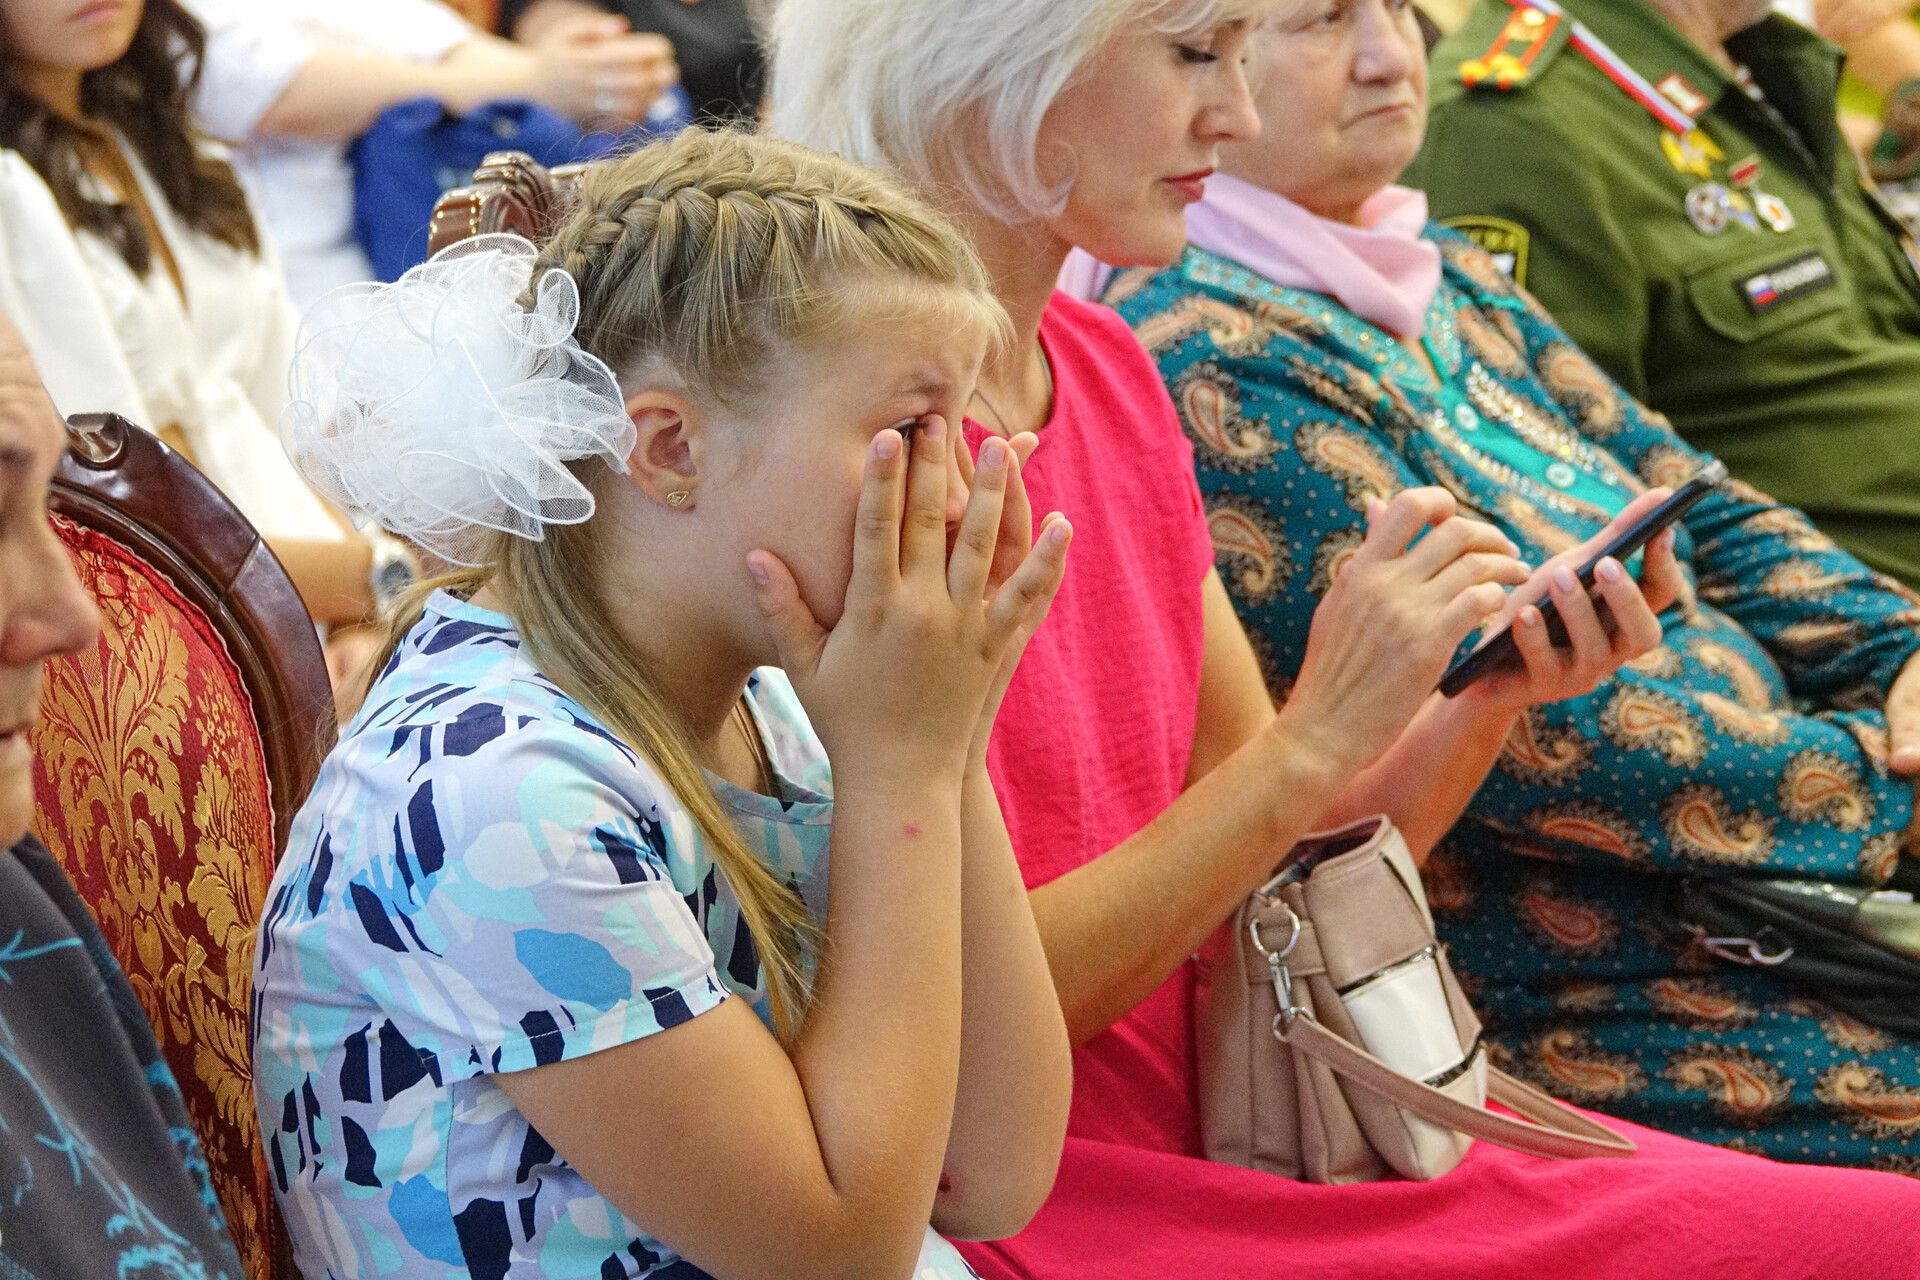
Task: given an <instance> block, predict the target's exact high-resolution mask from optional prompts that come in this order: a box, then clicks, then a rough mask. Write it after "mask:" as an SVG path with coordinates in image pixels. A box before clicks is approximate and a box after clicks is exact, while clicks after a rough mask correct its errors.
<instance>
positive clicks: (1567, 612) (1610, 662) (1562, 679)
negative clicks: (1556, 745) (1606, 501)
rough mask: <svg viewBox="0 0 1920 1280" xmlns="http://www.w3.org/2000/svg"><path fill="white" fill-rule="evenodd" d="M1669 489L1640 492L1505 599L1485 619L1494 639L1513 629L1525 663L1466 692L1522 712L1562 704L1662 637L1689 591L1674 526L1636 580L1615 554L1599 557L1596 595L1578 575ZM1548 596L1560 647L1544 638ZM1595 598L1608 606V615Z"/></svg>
mask: <svg viewBox="0 0 1920 1280" xmlns="http://www.w3.org/2000/svg"><path fill="white" fill-rule="evenodd" d="M1671 493H1672V491H1671V490H1669V489H1650V490H1648V491H1647V492H1646V493H1643V494H1641V495H1640V496H1639V497H1637V498H1635V499H1634V500H1633V501H1632V502H1630V503H1628V504H1627V507H1626V509H1625V510H1624V511H1622V512H1621V513H1620V514H1619V515H1618V516H1616V517H1615V518H1614V521H1613V523H1612V524H1609V525H1608V526H1607V527H1606V528H1605V529H1602V530H1601V531H1600V532H1599V533H1597V534H1595V535H1594V536H1593V537H1591V538H1589V539H1587V541H1585V542H1583V543H1581V544H1580V545H1579V546H1577V547H1575V548H1574V549H1573V550H1571V551H1565V552H1562V553H1561V554H1559V555H1557V556H1555V557H1554V558H1553V559H1551V560H1549V561H1547V562H1546V563H1545V564H1543V565H1541V566H1540V568H1539V569H1538V570H1536V571H1535V572H1534V574H1533V576H1532V577H1531V578H1529V579H1528V580H1527V581H1526V583H1525V584H1523V585H1522V586H1521V587H1520V588H1519V589H1518V590H1516V591H1515V592H1514V593H1513V594H1512V595H1511V596H1509V597H1508V598H1507V603H1506V607H1505V608H1503V609H1501V611H1500V613H1499V615H1498V616H1497V617H1496V618H1494V619H1493V620H1492V621H1491V622H1490V623H1488V625H1487V629H1486V630H1487V637H1488V639H1491V638H1493V637H1494V636H1496V635H1498V634H1499V633H1500V632H1502V631H1504V630H1507V629H1508V628H1509V627H1511V628H1512V630H1513V640H1514V644H1515V646H1516V647H1518V649H1519V651H1520V656H1521V658H1522V660H1523V662H1524V664H1525V665H1524V666H1523V667H1513V668H1508V669H1506V670H1504V671H1497V672H1495V673H1493V674H1492V675H1489V676H1486V677H1484V678H1482V679H1480V680H1478V681H1475V682H1474V684H1473V685H1472V687H1471V688H1469V689H1468V690H1466V691H1465V692H1464V693H1462V695H1461V696H1462V697H1471V698H1478V699H1482V700H1486V701H1491V702H1495V703H1499V704H1501V705H1503V706H1505V707H1508V708H1511V709H1514V710H1518V709H1519V708H1521V707H1524V706H1528V705H1531V704H1533V703H1540V702H1559V701H1562V700H1564V699H1567V698H1577V697H1580V696H1581V695H1583V694H1587V693H1591V692H1593V690H1594V688H1595V687H1596V686H1598V685H1599V683H1600V682H1601V681H1602V680H1605V679H1606V678H1607V677H1609V676H1611V675H1612V674H1613V673H1614V672H1615V671H1618V670H1619V669H1620V667H1621V665H1622V664H1623V663H1627V662H1631V661H1633V660H1634V659H1635V658H1638V657H1640V656H1641V655H1642V654H1644V653H1646V652H1648V651H1649V650H1651V649H1652V648H1653V647H1654V646H1655V645H1657V644H1659V643H1660V619H1659V617H1658V614H1659V612H1660V611H1661V610H1662V609H1664V608H1666V607H1667V606H1668V605H1670V604H1672V603H1673V602H1674V601H1675V600H1678V599H1679V598H1680V596H1681V593H1682V592H1683V591H1684V590H1685V582H1684V580H1683V579H1682V578H1681V576H1680V566H1679V564H1678V563H1677V562H1676V561H1675V560H1674V556H1673V544H1674V534H1673V530H1671V529H1668V530H1666V531H1665V532H1663V533H1661V534H1660V535H1659V536H1657V537H1656V538H1654V540H1653V541H1652V542H1651V543H1649V544H1648V545H1647V552H1646V557H1645V568H1644V570H1643V571H1642V578H1641V581H1639V582H1635V581H1634V580H1633V578H1632V577H1631V576H1629V575H1628V573H1627V571H1626V569H1625V568H1624V567H1623V566H1622V565H1621V564H1620V562H1619V561H1618V560H1614V559H1611V558H1609V559H1606V560H1602V561H1601V562H1600V565H1599V567H1598V568H1597V569H1596V570H1595V572H1594V583H1593V593H1592V594H1591V595H1589V594H1588V592H1587V591H1585V590H1584V589H1582V588H1581V586H1580V585H1579V580H1578V579H1577V578H1576V577H1575V576H1574V575H1575V573H1576V572H1577V571H1578V570H1579V568H1580V566H1581V565H1584V564H1585V563H1586V562H1587V561H1588V560H1589V559H1591V558H1592V557H1593V555H1594V553H1595V552H1597V551H1599V550H1600V549H1601V548H1602V547H1604V546H1606V545H1607V543H1608V542H1610V541H1612V540H1613V539H1614V538H1615V537H1616V536H1618V535H1619V534H1620V533H1622V532H1624V531H1625V530H1626V529H1627V528H1628V527H1630V526H1631V525H1632V524H1633V522H1634V521H1635V520H1638V519H1639V518H1640V517H1641V516H1643V515H1645V514H1646V513H1647V512H1649V511H1651V510H1653V509H1654V508H1655V507H1657V506H1659V505H1660V503H1661V502H1663V501H1665V500H1666V499H1667V498H1668V497H1669V496H1671ZM1549 596H1551V598H1552V600H1553V605H1554V609H1555V611H1556V612H1557V613H1558V614H1559V615H1560V619H1561V621H1562V622H1563V623H1565V625H1566V629H1567V641H1566V643H1565V644H1564V645H1558V646H1556V645H1555V644H1554V643H1553V642H1552V641H1551V640H1550V639H1549V638H1548V636H1547V628H1546V625H1545V623H1544V621H1543V619H1542V618H1541V614H1540V609H1539V602H1540V601H1541V600H1542V599H1545V598H1547V597H1549ZM1596 600H1597V601H1599V602H1603V603H1604V604H1605V605H1606V611H1605V613H1603V612H1602V611H1601V610H1600V609H1599V608H1598V607H1597V604H1596Z"/></svg>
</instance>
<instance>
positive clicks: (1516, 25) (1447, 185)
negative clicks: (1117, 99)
mask: <svg viewBox="0 0 1920 1280" xmlns="http://www.w3.org/2000/svg"><path fill="white" fill-rule="evenodd" d="M1434 58H1435V67H1434V77H1433V83H1434V90H1433V105H1432V113H1431V124H1430V127H1429V129H1428V134H1427V143H1426V147H1425V149H1424V150H1423V151H1422V152H1421V154H1420V157H1419V159H1418V160H1417V161H1415V164H1414V167H1413V168H1412V169H1410V170H1409V171H1408V173H1407V176H1406V178H1405V179H1404V181H1406V182H1407V183H1409V184H1410V185H1413V186H1417V187H1421V188H1424V189H1425V190H1426V191H1427V192H1428V193H1429V196H1430V199H1431V202H1432V208H1433V214H1434V216H1435V217H1436V218H1438V219H1439V220H1440V221H1442V222H1444V223H1446V224H1448V225H1450V226H1452V227H1455V228H1456V229H1458V230H1461V231H1464V232H1466V233H1467V234H1468V235H1471V236H1473V237H1474V238H1475V239H1476V240H1478V241H1479V242H1480V243H1481V244H1483V245H1484V246H1485V247H1486V248H1488V249H1489V250H1490V251H1492V252H1493V253H1494V254H1495V255H1496V256H1497V257H1498V258H1499V259H1500V260H1501V262H1502V263H1503V264H1505V265H1507V267H1508V269H1509V270H1510V271H1511V273H1512V274H1513V276H1514V278H1515V279H1516V280H1517V281H1518V282H1519V283H1520V284H1522V285H1524V286H1525V287H1526V288H1527V289H1529V290H1530V291H1532V292H1533V293H1534V294H1535V295H1536V296H1537V297H1538V298H1539V299H1540V301H1541V302H1542V303H1544V304H1545V305H1546V307H1547V308H1548V310H1550V311H1551V312H1552V313H1553V315H1554V317H1555V319H1557V320H1558V321H1559V322H1560V323H1561V324H1562V325H1563V326H1564V327H1565V328H1566V329H1567V330H1568V331H1569V332H1570V333H1571V334H1572V335H1573V336H1574V337H1575V338H1576V339H1577V340H1578V341H1579V342H1580V344H1581V345H1582V346H1583V347H1584V348H1585V349H1586V350H1587V352H1588V354H1590V355H1591V356H1593V357H1594V359H1596V360H1597V361H1598V362H1599V363H1600V364H1601V366H1602V367H1604V368H1605V369H1606V370H1607V371H1608V372H1609V373H1611V374H1612V375H1613V376H1614V377H1615V378H1616V379H1617V380H1619V382H1620V383H1621V384H1623V385H1624V386H1625V387H1626V388H1627V389H1628V390H1629V391H1631V392H1632V393H1633V394H1634V395H1635V396H1636V397H1638V398H1639V399H1640V400H1641V401H1643V402H1644V403H1647V404H1650V405H1652V406H1653V407H1654V408H1656V409H1659V410H1661V411H1662V412H1664V413H1665V414H1666V415H1667V416H1668V417H1670V418H1671V419H1672V420H1673V422H1674V424H1675V425H1676V426H1677V427H1678V428H1679V430H1680V432H1681V433H1682V434H1683V435H1685V436H1686V437H1687V438H1688V439H1689V440H1691V441H1692V442H1693V443H1694V444H1696V445H1698V446H1700V447H1701V448H1703V449H1706V450H1709V451H1711V452H1713V453H1715V454H1718V455H1719V456H1720V457H1722V458H1724V459H1725V460H1726V461H1727V463H1728V465H1729V466H1731V467H1732V468H1733V471H1734V474H1735V475H1737V476H1739V477H1741V478H1742V479H1745V480H1747V481H1749V482H1751V483H1752V484H1754V485H1757V486H1758V487H1760V488H1761V489H1764V490H1767V491H1768V492H1770V493H1773V494H1774V495H1776V496H1777V497H1779V498H1780V499H1781V500H1783V501H1785V502H1788V503H1791V504H1792V505H1794V506H1798V507H1800V508H1802V509H1803V510H1805V511H1807V512H1808V513H1809V514H1811V515H1812V516H1813V517H1814V519H1815V520H1816V521H1817V522H1818V523H1819V524H1820V526H1821V527H1822V528H1823V529H1825V530H1826V532H1828V533H1830V534H1832V535H1833V536H1834V537H1836V538H1837V539H1839V540H1840V541H1841V542H1842V543H1844V544H1845V545H1846V546H1847V547H1849V548H1850V549H1851V550H1853V551H1854V552H1855V553H1856V554H1858V555H1859V556H1860V557H1861V558H1862V559H1864V560H1866V561H1867V562H1868V563H1869V564H1871V565H1873V566H1874V567H1875V568H1878V569H1881V570H1883V571H1885V572H1887V573H1890V574H1893V575H1894V576H1896V577H1898V578H1900V579H1902V580H1903V581H1905V582H1907V583H1909V584H1914V585H1920V274H1916V264H1917V263H1920V251H1917V250H1916V248H1915V246H1914V244H1913V242H1912V241H1911V239H1909V238H1908V237H1907V235H1906V233H1905V231H1904V230H1903V228H1902V226H1901V224H1900V222H1899V221H1898V220H1897V219H1896V218H1894V217H1893V216H1892V215H1891V214H1890V213H1889V212H1888V211H1887V210H1886V209H1885V208H1884V207H1883V206H1882V204H1881V203H1880V201H1879V198H1878V196H1877V195H1876V194H1875V193H1874V192H1872V191H1871V190H1870V189H1868V188H1867V187H1865V186H1864V185H1863V182H1862V178H1861V174H1860V169H1859V166H1858V164H1857V162H1856V160H1855V158H1854V156H1853V155H1852V153H1851V152H1849V151H1848V149H1847V147H1846V146H1845V144H1844V143H1843V141H1842V139H1841V135H1840V131H1839V127H1838V124H1837V122H1836V113H1835V107H1836V98H1837V94H1838V85H1839V76H1840V61H1841V59H1840V55H1839V52H1838V50H1837V49H1835V47H1834V46H1832V45H1830V44H1828V43H1827V42H1826V41H1824V40H1822V39H1820V38H1819V37H1818V36H1816V35H1813V34H1812V33H1810V32H1808V31H1807V30H1805V29H1804V28H1802V27H1800V26H1797V25H1795V24H1794V23H1793V22H1791V21H1789V20H1788V19H1785V18H1782V17H1778V16H1772V15H1770V13H1769V11H1768V6H1767V0H1564V7H1562V3H1556V0H1480V5H1479V8H1478V9H1477V10H1476V11H1475V13H1474V14H1473V16H1472V17H1471V18H1470V19H1469V20H1468V22H1467V23H1466V25H1465V26H1464V27H1462V28H1461V29H1460V30H1459V31H1458V32H1456V33H1455V34H1454V35H1453V36H1451V37H1449V38H1448V39H1447V40H1446V41H1444V42H1443V43H1442V44H1441V45H1440V46H1439V48H1438V49H1437V50H1436V51H1435V54H1434Z"/></svg>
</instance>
